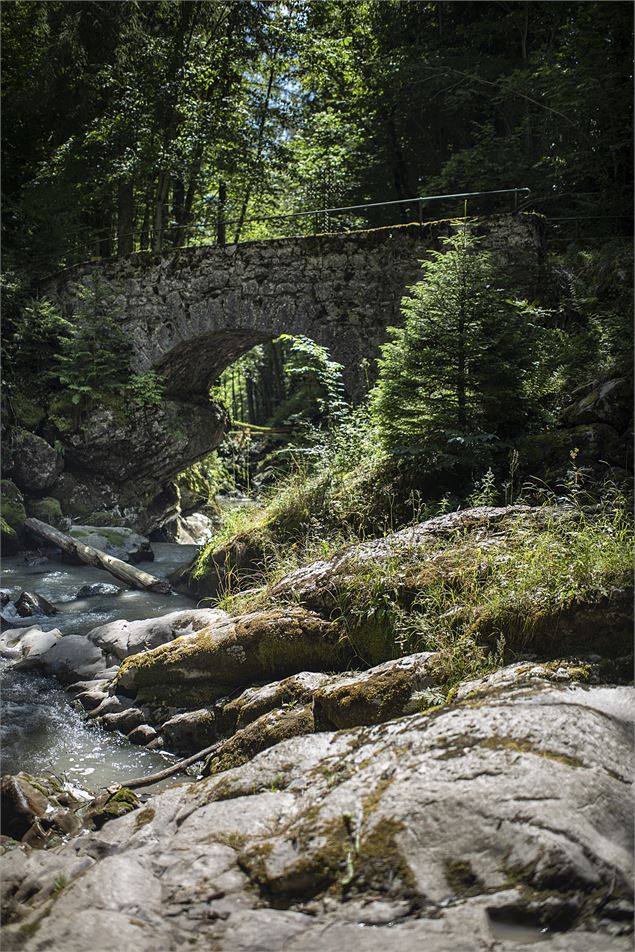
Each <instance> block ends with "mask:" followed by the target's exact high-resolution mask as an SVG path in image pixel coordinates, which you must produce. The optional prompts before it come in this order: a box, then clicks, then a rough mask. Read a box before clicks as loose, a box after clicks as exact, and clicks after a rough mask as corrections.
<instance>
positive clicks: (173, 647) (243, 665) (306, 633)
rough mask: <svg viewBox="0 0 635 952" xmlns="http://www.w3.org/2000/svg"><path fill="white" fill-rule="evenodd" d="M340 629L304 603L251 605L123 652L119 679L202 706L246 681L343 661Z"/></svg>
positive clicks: (148, 695)
mask: <svg viewBox="0 0 635 952" xmlns="http://www.w3.org/2000/svg"><path fill="white" fill-rule="evenodd" d="M340 634H341V632H340V628H339V626H338V625H337V624H334V623H331V622H328V621H325V620H324V619H323V618H320V617H319V616H318V615H316V614H314V613H313V612H310V611H306V610H304V609H302V608H287V609H271V610H268V611H255V612H250V613H248V614H245V615H240V616H237V617H236V618H226V619H223V620H221V621H219V622H217V623H216V624H212V625H210V626H209V627H208V628H204V629H203V630H202V631H198V632H195V633H194V634H191V635H186V636H183V637H181V638H177V639H176V640H175V641H173V642H172V643H171V644H166V645H162V646H161V647H159V648H155V649H154V650H153V651H147V652H145V653H144V654H139V655H133V656H132V657H129V658H126V659H125V661H124V662H123V664H122V665H121V668H120V669H119V672H118V674H117V680H116V686H117V690H118V691H121V692H123V693H126V694H132V695H134V694H137V695H138V696H139V697H140V698H143V699H146V700H152V701H157V700H158V701H163V702H165V703H170V702H172V703H175V704H183V705H184V704H187V703H190V704H198V705H199V706H202V705H204V704H209V703H211V702H212V701H215V700H217V699H218V698H221V697H223V696H225V695H227V694H230V693H232V692H233V691H235V690H236V688H238V687H241V686H242V685H245V684H253V683H255V682H258V681H266V680H268V679H270V678H280V677H284V676H285V675H290V674H294V673H296V672H299V671H303V670H317V671H319V670H323V669H324V668H326V669H333V668H336V667H338V665H341V664H342V663H343V658H344V656H345V655H344V654H343V653H342V652H340V651H339V649H338V643H339V641H340ZM348 656H349V657H350V652H349V653H348Z"/></svg>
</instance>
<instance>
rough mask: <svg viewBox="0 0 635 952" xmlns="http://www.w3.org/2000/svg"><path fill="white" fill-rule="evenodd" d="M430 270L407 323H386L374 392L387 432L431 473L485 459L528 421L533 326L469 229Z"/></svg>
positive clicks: (392, 446) (406, 310)
mask: <svg viewBox="0 0 635 952" xmlns="http://www.w3.org/2000/svg"><path fill="white" fill-rule="evenodd" d="M423 268H424V272H425V279H424V280H423V281H422V282H420V283H418V284H416V285H414V287H412V288H411V289H410V295H409V296H408V297H405V298H404V299H403V301H402V313H403V315H404V325H403V327H400V328H389V331H390V334H391V338H392V339H391V341H390V342H389V343H388V344H386V345H384V347H383V348H382V358H381V360H380V362H379V366H380V373H379V380H378V383H377V387H376V390H375V392H374V394H373V396H372V406H373V412H374V414H375V416H376V419H377V423H378V428H379V432H380V436H381V439H382V441H383V443H384V445H385V446H386V448H387V449H388V450H389V451H390V452H392V453H396V454H416V455H419V456H422V457H423V465H424V466H425V467H426V468H427V469H430V470H433V469H441V468H444V467H448V466H454V465H456V464H461V465H465V464H468V465H469V464H472V463H477V462H483V461H484V460H485V459H487V456H488V450H489V447H490V446H491V445H492V444H493V443H495V442H496V441H501V440H502V441H505V440H508V439H509V438H510V437H512V436H513V435H515V434H517V433H518V432H519V430H520V429H521V428H522V426H523V424H524V423H525V421H526V419H527V404H528V393H527V389H528V388H527V378H528V376H529V371H530V369H531V367H532V364H533V353H532V343H533V342H532V337H531V334H530V329H529V327H528V324H527V321H526V320H525V317H524V315H523V311H522V308H521V306H520V304H519V303H518V302H514V301H510V300H509V299H508V298H507V295H506V294H505V293H504V292H503V291H502V290H499V289H498V288H497V287H496V281H497V274H496V266H495V262H494V259H493V257H492V255H491V254H489V253H486V252H482V251H479V250H478V246H477V240H476V239H475V238H473V237H471V236H470V235H469V233H468V231H467V226H466V228H465V229H464V230H463V231H462V233H461V232H460V233H459V234H458V235H456V236H455V237H452V238H449V239H447V240H446V241H445V247H444V249H443V251H442V252H435V253H433V256H432V260H431V262H429V263H424V265H423Z"/></svg>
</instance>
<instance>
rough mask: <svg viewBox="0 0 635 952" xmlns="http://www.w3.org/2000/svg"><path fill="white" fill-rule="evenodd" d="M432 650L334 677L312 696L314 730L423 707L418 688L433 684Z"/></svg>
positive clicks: (372, 720)
mask: <svg viewBox="0 0 635 952" xmlns="http://www.w3.org/2000/svg"><path fill="white" fill-rule="evenodd" d="M431 659H434V654H433V653H432V652H422V653H420V654H414V655H408V656H407V657H405V658H399V659H397V660H396V661H388V662H386V663H385V664H381V665H377V667H374V668H370V669H369V670H368V671H360V672H359V673H358V674H353V675H350V676H346V677H344V678H338V677H335V678H333V679H332V681H331V683H330V684H326V685H324V686H323V687H320V688H318V690H317V691H316V692H315V694H314V696H313V711H314V717H315V726H316V729H317V730H337V729H341V728H345V727H357V726H359V725H363V724H380V723H382V722H383V721H388V720H391V719H392V718H395V717H400V716H401V715H402V714H405V713H411V711H412V708H413V707H414V709H417V708H418V707H425V706H426V705H425V703H424V702H418V701H417V694H418V692H420V691H422V690H424V689H425V688H431V687H433V686H434V685H435V684H436V678H435V677H434V673H433V670H434V667H433V665H431V664H430V660H431Z"/></svg>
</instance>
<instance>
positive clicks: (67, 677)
mask: <svg viewBox="0 0 635 952" xmlns="http://www.w3.org/2000/svg"><path fill="white" fill-rule="evenodd" d="M14 668H15V669H16V671H40V672H41V673H42V674H48V675H51V676H52V677H55V678H57V679H58V681H61V682H62V684H73V683H74V682H75V681H80V680H86V681H88V680H95V679H96V678H100V677H103V676H104V674H105V672H106V671H107V670H108V665H107V663H106V657H105V655H104V652H103V651H102V650H101V649H100V648H98V647H97V646H96V645H94V644H93V643H92V642H91V641H89V640H88V639H87V638H85V637H84V636H83V635H66V636H65V637H64V638H59V639H57V640H56V641H55V642H54V644H52V645H51V646H50V647H49V648H47V649H46V650H45V651H42V652H38V653H37V654H36V653H35V652H34V651H31V652H30V653H29V654H28V655H26V656H25V657H23V658H22V659H20V660H19V661H16V663H15V664H14Z"/></svg>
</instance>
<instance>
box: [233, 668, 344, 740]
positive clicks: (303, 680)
mask: <svg viewBox="0 0 635 952" xmlns="http://www.w3.org/2000/svg"><path fill="white" fill-rule="evenodd" d="M331 680H332V675H328V674H323V673H320V672H318V671H301V672H300V673H299V674H293V675H291V677H289V678H283V680H282V681H271V682H270V683H269V684H263V685H257V686H256V687H252V688H247V690H246V691H243V692H242V694H240V695H239V696H238V697H237V698H232V700H230V701H228V702H227V703H226V704H223V705H222V706H219V707H218V708H217V710H216V722H217V724H218V727H219V731H221V732H222V733H224V734H230V733H232V732H233V731H235V730H240V729H241V728H243V727H246V726H247V724H251V722H252V721H255V720H257V719H258V718H259V717H261V716H262V715H263V714H267V713H268V712H269V711H273V710H275V709H276V708H281V707H285V706H289V705H296V704H307V703H308V702H309V701H310V700H311V699H312V698H313V696H314V695H315V692H316V691H317V690H318V688H320V687H322V686H323V685H324V684H327V683H329V682H330V681H331Z"/></svg>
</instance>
